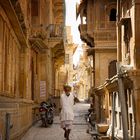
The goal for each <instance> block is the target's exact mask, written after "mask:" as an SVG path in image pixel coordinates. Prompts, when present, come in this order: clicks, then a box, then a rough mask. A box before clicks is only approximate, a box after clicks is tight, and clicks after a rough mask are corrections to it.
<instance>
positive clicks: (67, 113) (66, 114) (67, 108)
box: [60, 85, 78, 140]
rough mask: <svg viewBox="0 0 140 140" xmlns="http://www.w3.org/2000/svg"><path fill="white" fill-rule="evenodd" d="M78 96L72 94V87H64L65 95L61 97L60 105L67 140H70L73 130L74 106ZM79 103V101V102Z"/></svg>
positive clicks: (62, 124) (62, 125)
mask: <svg viewBox="0 0 140 140" xmlns="http://www.w3.org/2000/svg"><path fill="white" fill-rule="evenodd" d="M75 99H77V98H76V96H75V95H74V94H73V93H72V92H71V86H69V85H64V93H63V94H62V95H61V98H60V104H61V113H60V120H61V127H62V128H63V130H64V131H65V132H64V137H65V138H66V140H69V134H70V131H71V129H72V124H73V119H74V111H73V105H74V101H75ZM77 101H78V100H77Z"/></svg>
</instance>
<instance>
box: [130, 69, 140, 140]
mask: <svg viewBox="0 0 140 140" xmlns="http://www.w3.org/2000/svg"><path fill="white" fill-rule="evenodd" d="M129 75H130V78H131V79H132V80H133V99H134V103H133V110H134V117H135V118H134V119H135V120H134V123H135V124H134V126H135V135H136V137H135V139H140V133H139V132H140V70H134V71H131V72H130V73H129Z"/></svg>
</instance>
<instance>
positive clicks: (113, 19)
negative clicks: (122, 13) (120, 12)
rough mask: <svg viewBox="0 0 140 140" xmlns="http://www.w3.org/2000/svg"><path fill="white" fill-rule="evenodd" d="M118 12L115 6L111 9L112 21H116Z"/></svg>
mask: <svg viewBox="0 0 140 140" xmlns="http://www.w3.org/2000/svg"><path fill="white" fill-rule="evenodd" d="M116 13H117V11H116V9H115V8H112V9H111V10H110V21H116Z"/></svg>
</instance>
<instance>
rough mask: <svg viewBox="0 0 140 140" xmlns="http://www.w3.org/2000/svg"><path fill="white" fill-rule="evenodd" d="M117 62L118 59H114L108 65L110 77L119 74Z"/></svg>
mask: <svg viewBox="0 0 140 140" xmlns="http://www.w3.org/2000/svg"><path fill="white" fill-rule="evenodd" d="M116 62H117V60H113V61H111V62H110V63H109V65H108V78H109V79H110V78H112V77H113V76H114V75H116V74H117V69H116Z"/></svg>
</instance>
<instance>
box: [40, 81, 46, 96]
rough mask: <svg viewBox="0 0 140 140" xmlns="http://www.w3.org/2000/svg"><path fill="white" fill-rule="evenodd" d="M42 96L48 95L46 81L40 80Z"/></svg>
mask: <svg viewBox="0 0 140 140" xmlns="http://www.w3.org/2000/svg"><path fill="white" fill-rule="evenodd" d="M40 97H46V81H40Z"/></svg>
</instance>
